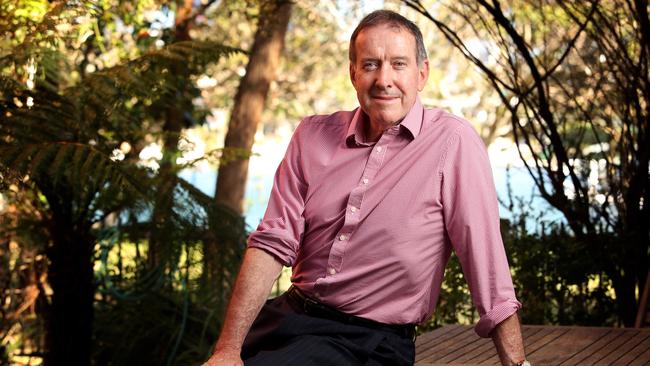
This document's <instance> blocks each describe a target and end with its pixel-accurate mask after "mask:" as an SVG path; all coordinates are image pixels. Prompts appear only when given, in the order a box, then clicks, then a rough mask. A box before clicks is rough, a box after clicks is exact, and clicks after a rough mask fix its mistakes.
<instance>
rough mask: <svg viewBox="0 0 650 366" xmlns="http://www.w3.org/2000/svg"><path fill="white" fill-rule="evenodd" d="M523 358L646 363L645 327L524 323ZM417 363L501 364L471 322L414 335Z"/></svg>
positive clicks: (648, 333)
mask: <svg viewBox="0 0 650 366" xmlns="http://www.w3.org/2000/svg"><path fill="white" fill-rule="evenodd" d="M522 330H523V334H524V346H525V348H526V356H527V358H528V360H530V362H531V363H532V364H533V365H534V366H540V365H650V329H648V328H646V329H635V328H596V327H561V326H538V325H524V326H523V328H522ZM415 349H416V358H415V364H416V365H417V366H425V365H427V366H433V365H456V366H460V365H500V363H499V358H498V356H497V354H496V349H495V348H494V344H493V343H492V340H491V339H489V338H487V339H486V338H480V337H479V336H478V335H476V333H475V332H474V329H473V327H472V326H465V325H462V326H461V325H448V326H445V327H442V328H439V329H436V330H434V331H432V332H429V333H425V334H423V335H421V336H419V337H418V338H417V340H416V342H415Z"/></svg>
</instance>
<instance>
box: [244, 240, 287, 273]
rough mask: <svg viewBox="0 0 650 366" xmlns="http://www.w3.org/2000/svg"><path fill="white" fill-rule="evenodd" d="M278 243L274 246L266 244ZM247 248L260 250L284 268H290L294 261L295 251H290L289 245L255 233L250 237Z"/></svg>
mask: <svg viewBox="0 0 650 366" xmlns="http://www.w3.org/2000/svg"><path fill="white" fill-rule="evenodd" d="M274 240H275V241H279V243H276V245H271V244H268V242H273V241H274ZM247 247H248V248H257V249H262V250H263V251H265V252H267V253H269V254H271V255H272V256H274V257H275V259H277V260H278V261H279V262H280V263H282V265H283V266H285V267H292V266H293V262H294V261H295V251H294V250H292V249H291V246H290V244H289V243H287V242H285V241H282V240H278V238H276V237H273V236H271V235H268V236H267V235H264V234H261V233H257V235H251V236H250V237H249V239H248V245H247Z"/></svg>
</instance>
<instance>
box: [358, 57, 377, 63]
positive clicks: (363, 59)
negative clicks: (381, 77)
mask: <svg viewBox="0 0 650 366" xmlns="http://www.w3.org/2000/svg"><path fill="white" fill-rule="evenodd" d="M367 61H379V59H378V58H377V57H364V58H362V59H361V62H367Z"/></svg>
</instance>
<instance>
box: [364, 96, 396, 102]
mask: <svg viewBox="0 0 650 366" xmlns="http://www.w3.org/2000/svg"><path fill="white" fill-rule="evenodd" d="M370 97H371V98H372V99H378V100H385V101H390V100H393V99H397V98H399V96H397V95H371V96H370Z"/></svg>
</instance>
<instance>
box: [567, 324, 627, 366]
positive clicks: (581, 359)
mask: <svg viewBox="0 0 650 366" xmlns="http://www.w3.org/2000/svg"><path fill="white" fill-rule="evenodd" d="M638 333H639V331H637V330H634V329H619V328H612V330H611V331H610V332H609V333H608V334H607V335H606V336H605V337H603V338H601V339H600V340H599V341H598V342H596V343H594V344H592V345H590V346H589V347H587V348H585V349H584V350H583V351H582V352H579V353H578V354H576V355H575V356H574V357H573V358H571V359H570V360H569V363H568V364H573V365H576V364H582V365H594V364H596V363H597V362H598V361H599V360H601V359H603V358H605V357H606V356H607V355H609V354H610V353H612V352H617V350H618V349H619V347H620V346H621V345H622V344H623V343H625V342H627V341H628V340H629V339H630V338H632V337H634V336H635V335H636V334H638Z"/></svg>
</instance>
